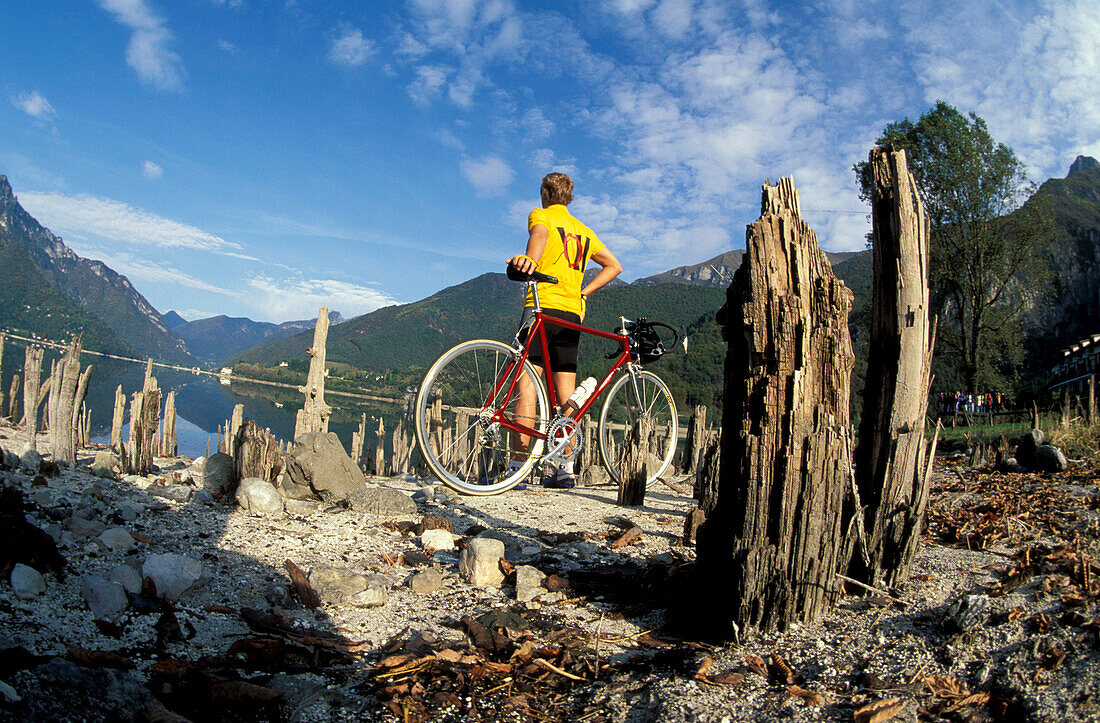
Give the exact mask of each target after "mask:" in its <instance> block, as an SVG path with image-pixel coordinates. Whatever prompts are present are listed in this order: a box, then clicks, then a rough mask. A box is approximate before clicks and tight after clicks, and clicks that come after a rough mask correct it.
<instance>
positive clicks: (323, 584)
mask: <svg viewBox="0 0 1100 723" xmlns="http://www.w3.org/2000/svg"><path fill="white" fill-rule="evenodd" d="M309 584H310V586H311V587H312V588H313V590H314V591H315V592H316V593H317V595H318V596H319V597H320V598H321V599H322V600H324V601H325V602H328V603H331V604H334V605H357V606H359V607H377V606H379V605H383V604H384V603H385V602H386V585H385V583H384V581H383V580H382V579H381V578H379V577H378V576H377V575H362V574H360V573H357V572H353V571H351V570H348V569H345V568H342V567H334V566H332V565H317V566H315V567H313V568H311V569H310V571H309Z"/></svg>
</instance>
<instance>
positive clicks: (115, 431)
mask: <svg viewBox="0 0 1100 723" xmlns="http://www.w3.org/2000/svg"><path fill="white" fill-rule="evenodd" d="M125 420H126V395H125V394H124V393H123V392H122V385H121V384H119V385H118V387H117V388H116V389H115V408H114V411H113V412H112V414H111V449H113V450H114V451H116V452H120V451H122V424H123V422H124V421H125Z"/></svg>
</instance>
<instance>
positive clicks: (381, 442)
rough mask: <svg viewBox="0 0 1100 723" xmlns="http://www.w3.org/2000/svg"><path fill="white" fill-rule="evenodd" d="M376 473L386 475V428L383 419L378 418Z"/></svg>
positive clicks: (375, 452) (375, 436)
mask: <svg viewBox="0 0 1100 723" xmlns="http://www.w3.org/2000/svg"><path fill="white" fill-rule="evenodd" d="M374 473H375V474H376V475H378V476H383V475H385V474H386V428H385V426H383V424H382V418H381V417H379V418H378V431H377V432H375V433H374Z"/></svg>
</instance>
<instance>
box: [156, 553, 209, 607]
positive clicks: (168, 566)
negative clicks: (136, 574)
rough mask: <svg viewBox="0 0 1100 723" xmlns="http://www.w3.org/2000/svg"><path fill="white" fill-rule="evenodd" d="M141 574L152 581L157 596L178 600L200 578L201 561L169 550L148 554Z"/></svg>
mask: <svg viewBox="0 0 1100 723" xmlns="http://www.w3.org/2000/svg"><path fill="white" fill-rule="evenodd" d="M141 575H142V577H147V578H150V579H151V580H152V581H153V584H154V585H156V586H157V595H158V596H160V595H164V596H166V597H167V598H168V599H169V600H178V599H179V597H180V596H181V595H183V593H185V592H187V591H188V590H190V589H191V588H192V587H194V586H195V584H196V583H198V581H199V579H200V578H202V563H200V562H199V561H198V560H195V559H192V558H190V557H184V556H183V555H176V554H174V553H171V552H169V553H165V554H162V555H150V556H149V557H147V558H145V564H144V565H142V566H141Z"/></svg>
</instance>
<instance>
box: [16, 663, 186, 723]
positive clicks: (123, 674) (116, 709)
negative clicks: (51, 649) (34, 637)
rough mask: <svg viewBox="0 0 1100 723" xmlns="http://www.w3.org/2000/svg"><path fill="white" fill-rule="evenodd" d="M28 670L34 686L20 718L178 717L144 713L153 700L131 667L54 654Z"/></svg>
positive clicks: (153, 703)
mask: <svg viewBox="0 0 1100 723" xmlns="http://www.w3.org/2000/svg"><path fill="white" fill-rule="evenodd" d="M28 672H29V673H30V675H31V677H32V678H33V679H34V680H35V687H34V690H33V695H28V696H27V697H26V699H25V701H24V703H23V706H24V707H23V708H21V709H20V713H21V717H22V718H23V720H58V721H60V720H84V719H87V720H92V719H95V720H113V721H136V720H179V719H178V718H175V719H173V718H170V717H165V716H161V717H155V716H147V715H146V711H147V710H150V709H153V708H155V707H157V701H156V699H155V698H154V697H153V695H152V693H150V692H149V691H148V690H147V689H146V688H145V685H144V684H143V681H142V680H141V678H140V677H139V675H138V674H137V673H134V672H131V671H125V670H115V669H113V668H86V667H84V666H80V665H76V664H74V663H70V662H69V661H67V660H64V659H62V658H54V659H53V660H51V661H50V662H48V663H46V664H44V665H39V666H38V667H36V668H32V669H31V670H30V671H28ZM159 708H160V709H161V710H165V709H164V707H163V706H159Z"/></svg>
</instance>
